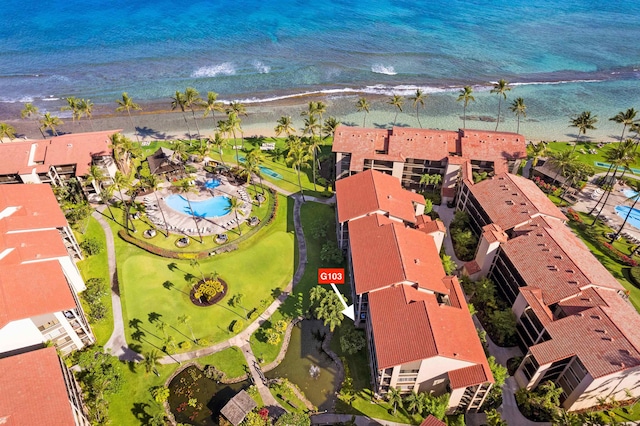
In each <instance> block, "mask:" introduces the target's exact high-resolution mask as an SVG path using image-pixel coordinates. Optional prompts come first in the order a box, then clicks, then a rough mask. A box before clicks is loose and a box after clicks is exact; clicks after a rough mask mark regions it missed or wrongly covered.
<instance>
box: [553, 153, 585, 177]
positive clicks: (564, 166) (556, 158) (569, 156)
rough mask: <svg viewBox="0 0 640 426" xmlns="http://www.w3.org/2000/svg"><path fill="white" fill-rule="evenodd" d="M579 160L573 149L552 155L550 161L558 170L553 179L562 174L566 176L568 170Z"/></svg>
mask: <svg viewBox="0 0 640 426" xmlns="http://www.w3.org/2000/svg"><path fill="white" fill-rule="evenodd" d="M577 162H578V154H576V153H575V152H573V151H562V152H560V153H558V154H555V155H553V156H551V158H550V159H549V163H550V164H551V165H552V166H553V167H554V168H555V169H556V170H557V171H556V175H555V176H554V177H553V180H554V182H555V180H556V179H557V178H558V176H559V175H560V174H562V175H563V176H564V174H565V173H566V171H567V170H568V169H569V168H570V167H571V166H573V165H575V164H576V163H577Z"/></svg>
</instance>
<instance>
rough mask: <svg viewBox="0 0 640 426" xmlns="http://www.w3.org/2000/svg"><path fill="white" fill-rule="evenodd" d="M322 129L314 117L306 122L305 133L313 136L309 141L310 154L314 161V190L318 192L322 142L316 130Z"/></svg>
mask: <svg viewBox="0 0 640 426" xmlns="http://www.w3.org/2000/svg"><path fill="white" fill-rule="evenodd" d="M318 127H320V125H319V124H318V123H317V121H316V118H315V117H314V116H309V117H308V118H306V119H305V120H304V133H306V134H309V133H310V134H311V138H310V139H309V153H310V154H311V157H312V161H313V167H312V169H313V190H314V191H317V190H318V189H317V187H316V169H317V167H318V152H320V141H319V140H318V139H317V138H316V135H315V132H316V129H317V128H318Z"/></svg>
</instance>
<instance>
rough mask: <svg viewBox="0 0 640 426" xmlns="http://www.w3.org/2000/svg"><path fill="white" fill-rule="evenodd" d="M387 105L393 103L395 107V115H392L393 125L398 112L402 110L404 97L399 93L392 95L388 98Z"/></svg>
mask: <svg viewBox="0 0 640 426" xmlns="http://www.w3.org/2000/svg"><path fill="white" fill-rule="evenodd" d="M387 103H388V104H389V105H393V106H394V107H396V115H395V117H393V125H394V126H395V125H396V121H397V120H398V113H399V112H402V105H404V98H403V97H402V96H400V95H393V96H392V97H390V98H389V101H388V102H387Z"/></svg>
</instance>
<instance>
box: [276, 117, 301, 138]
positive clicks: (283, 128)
mask: <svg viewBox="0 0 640 426" xmlns="http://www.w3.org/2000/svg"><path fill="white" fill-rule="evenodd" d="M273 130H274V131H275V132H276V136H280V135H281V134H283V133H284V134H285V135H287V136H291V135H295V134H296V129H295V128H294V127H293V124H292V120H291V117H290V116H287V115H283V116H282V117H280V118H279V119H278V121H277V124H276V127H275V128H274V129H273Z"/></svg>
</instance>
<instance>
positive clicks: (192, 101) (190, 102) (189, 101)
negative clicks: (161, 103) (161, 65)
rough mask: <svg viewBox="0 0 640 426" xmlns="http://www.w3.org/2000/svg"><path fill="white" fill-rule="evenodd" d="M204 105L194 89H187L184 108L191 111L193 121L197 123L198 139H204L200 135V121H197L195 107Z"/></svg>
mask: <svg viewBox="0 0 640 426" xmlns="http://www.w3.org/2000/svg"><path fill="white" fill-rule="evenodd" d="M201 104H202V98H201V97H200V93H198V91H197V90H196V89H194V88H193V87H187V89H186V90H185V91H184V106H185V107H187V108H189V109H190V110H191V115H192V116H193V121H194V123H196V130H197V131H198V139H202V136H201V135H200V126H198V120H197V119H196V112H195V107H196V106H200V105H201Z"/></svg>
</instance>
